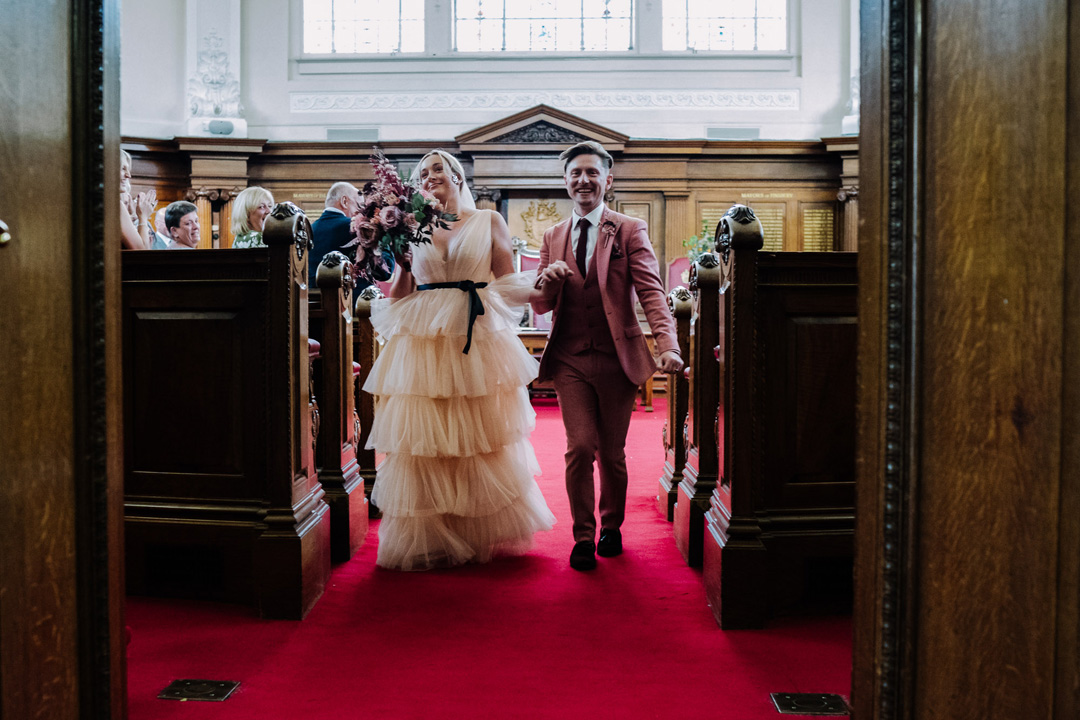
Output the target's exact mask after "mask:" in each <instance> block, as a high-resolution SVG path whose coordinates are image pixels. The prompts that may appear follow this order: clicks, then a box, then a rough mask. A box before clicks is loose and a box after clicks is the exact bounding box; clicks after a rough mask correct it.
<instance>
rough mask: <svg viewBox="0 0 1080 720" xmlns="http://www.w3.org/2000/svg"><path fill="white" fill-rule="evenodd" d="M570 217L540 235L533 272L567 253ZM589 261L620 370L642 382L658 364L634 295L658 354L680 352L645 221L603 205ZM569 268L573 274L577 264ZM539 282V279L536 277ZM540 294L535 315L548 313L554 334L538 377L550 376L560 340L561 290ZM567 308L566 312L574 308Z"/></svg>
mask: <svg viewBox="0 0 1080 720" xmlns="http://www.w3.org/2000/svg"><path fill="white" fill-rule="evenodd" d="M570 225H571V219H567V220H563V221H562V222H561V223H558V224H557V225H554V226H553V227H551V228H550V229H549V230H548V231H547V232H545V233H544V242H543V244H542V245H541V246H540V266H539V268H538V270H537V272H540V271H542V270H543V269H544V268H545V267H547V265H548V263H550V262H551V261H552V260H558V259H564V258H566V257H568V253H567V248H568V247H569V246H570ZM592 263H595V264H596V277H597V281H598V282H599V284H600V294H601V297H602V298H603V302H604V314H605V315H606V317H607V323H608V328H610V330H611V337H612V339H613V340H614V341H615V351H616V353H617V354H618V356H619V364H620V365H622V369H623V372H625V373H626V377H627V378H629V379H630V381H631V382H633V383H634V384H635V385H640V384H641V383H643V382H645V380H647V379H648V378H649V376H651V375H652V374H653V373H654V372H656V363H655V361H654V360H653V357H652V354H651V353H650V352H649V347H648V345H647V344H646V342H645V337H644V335H643V334H642V332H641V326H640V325H639V324H638V318H637V310H636V308H635V303H634V300H635V295H636V299H638V300H640V302H641V307H642V308H644V310H645V317H646V319H647V320H648V321H649V327H650V328H652V334H653V340H654V342H655V344H656V351H657V352H658V353H662V352H665V351H667V350H674V351H675V352H678V351H679V342H678V339H677V338H676V335H675V321H674V320H673V319H672V317H671V311H670V310H668V305H667V297H666V296H665V295H664V285H663V283H662V282H661V281H660V268H659V266H658V264H657V262H656V255H654V254H653V249H652V244H651V243H650V242H649V235H648V231H647V228H646V227H645V223H644V222H643V221H641V220H638V219H637V218H632V217H630V216H628V215H623V214H621V213H617V212H614V211H613V210H610V209H608V208H604V212H603V214H602V215H601V216H600V227H599V234H598V235H597V238H596V249H595V250H594V251H593V257H592ZM571 268H572V269H573V270H574V272H577V271H578V270H577V268H575V267H573V264H572V263H571ZM537 282H538V283H539V280H538V281H537ZM539 287H540V289H541V290H544V292H543V294H542V297H541V298H539V299H537V300H534V301H533V302H532V306H533V309H534V310H535V311H536V312H537V313H546V312H548V311H549V310H554V313H552V322H551V331H550V332H549V333H548V336H549V337H550V338H553V340H552V341H550V342H549V343H548V345H547V348H545V350H544V355H543V357H542V358H541V359H540V380H548V379H550V378H551V376H552V372H551V365H552V363H551V361H550V357H551V356H552V353H553V350H556V349H557V347H553V344H554V343H558V342H559V338H560V335H559V316H560V315H561V313H562V312H563V308H562V295H563V294H562V292H561V288H560V290H558V291H556V290H552V291H550V292H548V291H546V290H545V288H544V287H543V286H542V285H540V286H539ZM573 310H574V308H567V309H566V312H573Z"/></svg>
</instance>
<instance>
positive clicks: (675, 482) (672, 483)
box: [656, 287, 694, 522]
mask: <svg viewBox="0 0 1080 720" xmlns="http://www.w3.org/2000/svg"><path fill="white" fill-rule="evenodd" d="M693 299H694V296H693V295H692V294H691V293H690V291H689V290H688V289H687V288H685V287H676V288H675V289H674V290H672V291H671V292H670V293H668V296H667V301H668V308H669V309H670V310H671V314H672V316H673V317H674V318H675V334H676V336H677V338H678V341H679V354H680V355H682V356H683V357H684V358H689V357H690V318H691V316H692V315H693ZM689 390H690V386H689V382H688V380H687V375H686V373H683V372H679V373H674V374H670V375H668V379H667V406H668V407H667V410H668V412H667V420H666V421H665V422H664V435H663V440H664V474H663V475H662V476H661V477H660V492H659V494H658V495H657V496H656V506H657V508H658V509H659V510H660V514H661V515H663V516H664V518H665V519H666V520H667V521H668V522H672V521H673V520H674V519H675V501H676V500H677V499H678V495H679V483H680V482H682V479H683V466H684V465H685V464H686V409H687V399H688V397H689V394H690V393H689Z"/></svg>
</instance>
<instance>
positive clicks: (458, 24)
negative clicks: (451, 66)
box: [454, 0, 634, 52]
mask: <svg viewBox="0 0 1080 720" xmlns="http://www.w3.org/2000/svg"><path fill="white" fill-rule="evenodd" d="M633 19H634V14H633V2H632V0H455V2H454V39H455V44H454V49H455V50H457V51H459V52H619V51H623V52H625V51H627V50H632V49H633V45H634V43H633V37H634V35H633Z"/></svg>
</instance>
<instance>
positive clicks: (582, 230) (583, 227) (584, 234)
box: [577, 218, 589, 277]
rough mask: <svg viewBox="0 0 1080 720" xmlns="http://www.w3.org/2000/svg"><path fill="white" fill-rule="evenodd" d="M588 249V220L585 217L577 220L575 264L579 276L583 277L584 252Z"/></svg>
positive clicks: (584, 272)
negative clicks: (579, 273) (579, 272)
mask: <svg viewBox="0 0 1080 720" xmlns="http://www.w3.org/2000/svg"><path fill="white" fill-rule="evenodd" d="M588 249H589V221H588V220H586V219H585V218H581V219H580V220H578V238H577V266H578V270H580V271H581V277H585V274H586V269H585V253H586V251H588Z"/></svg>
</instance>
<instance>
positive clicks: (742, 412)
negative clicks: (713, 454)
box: [702, 205, 768, 629]
mask: <svg viewBox="0 0 1080 720" xmlns="http://www.w3.org/2000/svg"><path fill="white" fill-rule="evenodd" d="M716 234H717V250H718V251H719V254H720V258H721V273H720V274H721V276H722V278H723V280H722V285H723V287H724V291H723V293H722V296H721V302H720V303H719V304H720V317H719V321H720V328H721V330H720V338H721V340H720V347H719V351H718V359H719V360H720V373H721V379H720V387H721V388H722V395H721V396H720V413H719V416H718V418H717V426H718V438H717V439H718V442H719V446H720V448H722V449H721V452H720V482H718V483H716V484H715V486H714V487H713V489H712V498H711V507H710V508H709V510H708V513H707V515H706V523H707V532H706V533H705V539H704V558H703V571H702V574H703V578H704V581H705V589H706V597H708V599H709V606H710V607H711V608H712V611H713V615H714V616H715V617H716V621H717V622H718V623H719V624H720V627H723V628H727V629H732V628H752V627H761V625H762V624H763V623H764V621H765V617H766V613H767V609H768V608H767V601H768V597H767V592H766V588H765V580H766V578H767V577H768V575H767V572H766V565H765V563H766V560H767V557H766V554H765V546H764V544H763V543H762V542H761V525H760V524H759V522H758V519H757V516H756V515H755V513H754V497H753V495H752V493H754V492H757V487H758V486H759V483H758V478H757V475H758V474H759V472H758V466H757V461H756V459H757V458H759V457H760V452H759V451H760V448H759V447H758V446H756V445H755V443H760V442H762V439H761V438H760V437H757V435H759V433H755V427H754V425H755V415H754V412H753V407H752V406H753V403H754V393H755V385H756V384H757V377H758V373H759V370H760V368H759V365H760V362H761V358H760V357H759V355H758V353H757V342H758V337H757V332H756V328H755V323H754V313H755V294H756V286H757V253H758V251H759V250H761V248H762V246H763V245H764V240H765V238H764V233H763V232H762V228H761V223H760V221H758V219H757V218H756V217H755V216H754V213H753V211H752V210H751V209H750V208H748V207H746V206H745V205H735V206H733V207H732V208H731V210H729V211H728V212H727V214H725V215H724V217H722V218H721V219H720V223H719V225H718V226H717V233H716ZM761 482H763V480H762V481H761ZM733 487H734V488H735V489H734V491H733V489H732V488H733Z"/></svg>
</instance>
